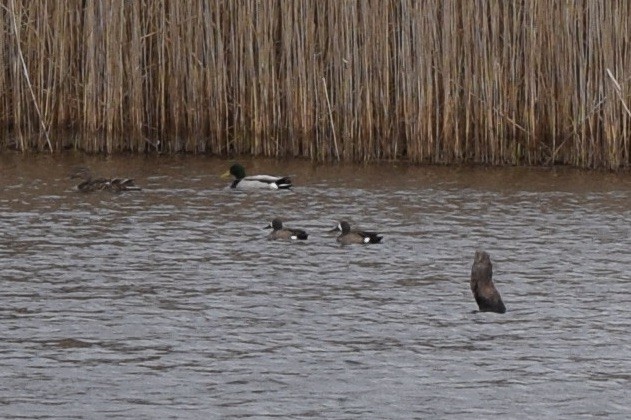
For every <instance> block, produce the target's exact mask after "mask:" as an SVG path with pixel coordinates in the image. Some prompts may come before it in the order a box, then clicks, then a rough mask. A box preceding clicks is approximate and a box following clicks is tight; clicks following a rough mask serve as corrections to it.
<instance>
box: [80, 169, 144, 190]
mask: <svg viewBox="0 0 631 420" xmlns="http://www.w3.org/2000/svg"><path fill="white" fill-rule="evenodd" d="M70 178H71V179H82V180H83V182H81V183H80V184H79V185H77V189H78V190H79V191H81V192H85V193H88V192H93V191H104V190H106V191H112V192H120V191H140V187H138V186H137V185H136V184H135V183H134V180H133V179H129V178H111V179H107V178H93V177H92V171H90V169H89V168H87V167H85V166H77V167H75V168H73V170H72V172H71V173H70Z"/></svg>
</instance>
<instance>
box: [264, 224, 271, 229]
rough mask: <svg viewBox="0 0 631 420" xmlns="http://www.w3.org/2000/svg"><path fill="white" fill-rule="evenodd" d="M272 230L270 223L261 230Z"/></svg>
mask: <svg viewBox="0 0 631 420" xmlns="http://www.w3.org/2000/svg"><path fill="white" fill-rule="evenodd" d="M271 228H272V224H271V223H270V224H269V225H267V226H265V227H264V228H263V229H271Z"/></svg>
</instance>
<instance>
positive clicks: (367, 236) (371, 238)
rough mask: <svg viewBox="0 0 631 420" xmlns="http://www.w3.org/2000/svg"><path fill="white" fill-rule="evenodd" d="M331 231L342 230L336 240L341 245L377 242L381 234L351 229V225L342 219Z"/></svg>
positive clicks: (379, 240)
mask: <svg viewBox="0 0 631 420" xmlns="http://www.w3.org/2000/svg"><path fill="white" fill-rule="evenodd" d="M331 232H342V233H341V234H340V236H338V237H337V241H338V242H339V243H341V244H342V245H350V244H378V243H380V242H381V239H382V238H383V237H382V236H379V234H377V233H375V232H365V231H361V230H351V225H350V224H349V223H348V222H346V221H344V220H342V221H341V222H340V223H339V224H338V225H337V226H336V227H335V228H333V229H332V230H331Z"/></svg>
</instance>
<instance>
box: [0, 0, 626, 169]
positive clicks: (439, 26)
mask: <svg viewBox="0 0 631 420" xmlns="http://www.w3.org/2000/svg"><path fill="white" fill-rule="evenodd" d="M630 9H631V5H630V4H628V3H627V2H594V1H590V0H578V1H574V2H566V1H562V0H551V1H549V2H533V1H526V0H517V1H512V2H503V1H500V0H477V1H474V2H471V1H465V2H463V1H460V0H427V1H423V2H419V1H415V0H385V1H377V0H367V1H361V2H356V1H350V0H341V1H340V0H323V1H312V0H295V1H292V2H267V1H262V2H258V1H251V0H236V1H228V0H220V1H217V2H212V3H209V2H206V1H203V0H182V1H178V2H174V1H166V0H157V1H154V2H149V3H143V2H129V1H125V0H113V1H107V2H81V1H77V0H66V1H62V2H55V3H54V4H53V3H50V2H32V1H27V0H10V2H9V3H7V4H6V5H4V6H3V5H0V56H1V57H2V58H3V59H2V61H1V63H2V65H3V66H4V67H3V69H2V70H0V125H1V126H2V129H1V130H0V143H2V144H4V145H8V144H9V143H10V141H11V139H12V138H15V139H16V140H17V143H16V144H17V148H19V149H20V150H28V149H43V148H49V149H51V150H53V149H54V150H61V149H63V148H64V147H67V146H68V145H69V140H68V139H66V137H65V136H67V135H68V131H69V132H72V131H78V132H79V133H81V136H79V137H78V138H77V139H76V140H75V141H74V143H73V144H71V145H73V146H74V147H76V148H78V149H82V150H85V151H88V152H105V153H114V152H117V151H122V150H131V151H137V152H142V151H145V150H161V151H165V152H180V151H185V152H195V153H197V152H200V153H213V154H219V155H232V154H252V155H265V156H296V157H307V158H309V159H312V160H316V161H324V160H331V159H340V160H353V161H370V160H378V159H402V158H403V159H408V160H410V161H413V162H430V163H432V162H433V163H458V162H479V163H490V164H530V165H538V164H558V163H560V164H571V165H577V166H582V167H600V168H618V167H627V166H629V165H630V164H631V156H630V152H629V148H630V144H629V143H630V142H631V133H630V132H629V126H630V123H631V115H630V113H629V109H628V107H626V105H627V104H628V103H629V98H630V97H631V84H630V83H627V81H628V80H629V78H630V77H631V75H629V74H628V69H629V68H631V54H628V51H627V50H628V45H629V43H630V42H631V22H630V20H631V10H630ZM20 56H21V58H20ZM20 63H21V64H20ZM608 69H609V72H608ZM323 78H324V79H323ZM614 79H615V80H616V81H619V83H618V84H616V83H613V82H612V81H613V80H614ZM323 80H324V81H325V84H326V86H325V88H324V89H323ZM42 127H45V128H46V129H47V130H46V131H50V132H51V133H54V134H55V135H54V136H51V137H49V138H46V139H45V141H43V139H44V137H42V136H37V135H34V134H37V133H41V132H42Z"/></svg>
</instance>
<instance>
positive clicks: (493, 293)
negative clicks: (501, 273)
mask: <svg viewBox="0 0 631 420" xmlns="http://www.w3.org/2000/svg"><path fill="white" fill-rule="evenodd" d="M470 285H471V291H472V292H473V297H475V301H476V302H477V303H478V308H480V312H497V313H500V314H503V313H504V312H506V306H504V302H502V297H501V296H500V292H498V291H497V289H496V288H495V284H494V283H493V264H491V257H490V256H489V254H488V253H487V252H485V251H476V252H475V257H474V260H473V266H472V267H471V282H470Z"/></svg>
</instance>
